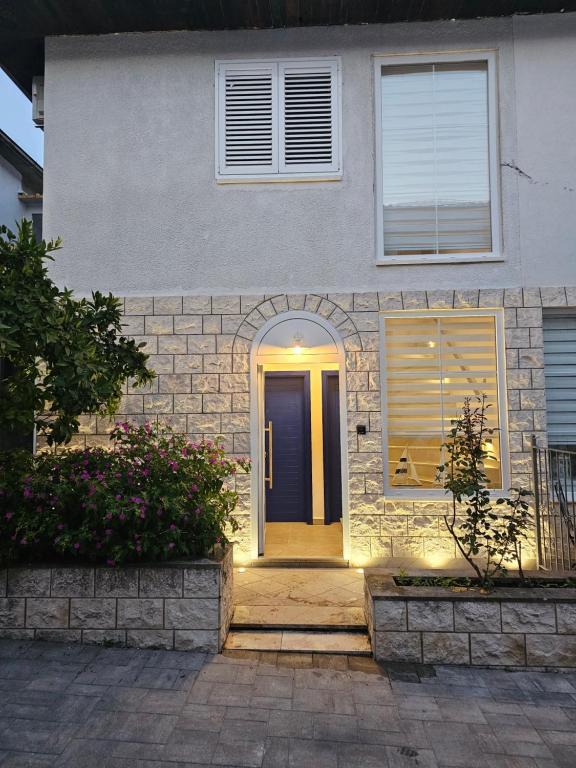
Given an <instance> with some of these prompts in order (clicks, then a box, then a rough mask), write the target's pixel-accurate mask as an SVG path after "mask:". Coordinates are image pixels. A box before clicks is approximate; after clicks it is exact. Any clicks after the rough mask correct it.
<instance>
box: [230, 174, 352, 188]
mask: <svg viewBox="0 0 576 768" xmlns="http://www.w3.org/2000/svg"><path fill="white" fill-rule="evenodd" d="M333 181H342V174H341V173H336V174H331V173H327V174H325V175H323V176H305V175H298V176H297V175H294V176H217V177H216V183H217V184H218V185H220V184H223V185H226V184H302V183H306V182H309V183H319V182H320V183H322V182H333Z"/></svg>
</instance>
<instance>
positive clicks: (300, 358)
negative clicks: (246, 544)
mask: <svg viewBox="0 0 576 768" xmlns="http://www.w3.org/2000/svg"><path fill="white" fill-rule="evenodd" d="M251 434H252V439H251V454H252V466H253V469H252V499H253V505H252V556H253V558H257V557H259V556H260V557H261V556H264V557H266V558H271V559H305V560H308V559H317V558H331V559H332V558H346V559H347V557H348V549H349V547H348V505H347V498H348V494H347V463H346V455H347V450H346V446H347V443H346V440H347V425H346V372H345V357H344V348H343V345H342V341H341V339H340V337H339V335H338V333H337V331H336V330H335V329H334V328H333V326H331V325H330V323H328V322H327V321H326V320H324V318H322V317H320V316H318V315H316V314H314V313H311V312H306V311H288V312H284V313H282V314H280V315H277V316H276V317H274V318H272V319H271V320H269V321H268V322H267V323H266V324H265V325H264V326H263V327H262V328H261V329H260V331H259V332H258V333H257V334H256V336H255V338H254V340H253V343H252V350H251Z"/></svg>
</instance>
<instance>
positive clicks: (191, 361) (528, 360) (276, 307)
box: [74, 288, 576, 565]
mask: <svg viewBox="0 0 576 768" xmlns="http://www.w3.org/2000/svg"><path fill="white" fill-rule="evenodd" d="M566 306H573V307H576V288H525V289H522V288H511V289H506V290H497V289H486V290H482V289H480V290H466V291H458V290H457V291H452V290H438V291H428V292H424V291H403V292H380V293H355V294H351V293H350V294H328V295H321V294H307V295H284V294H280V295H275V296H269V297H268V296H213V297H210V296H183V297H182V296H160V297H142V298H138V297H127V298H125V299H124V313H125V317H126V320H125V327H126V332H127V333H128V334H130V335H131V336H133V337H134V338H135V339H136V340H137V341H139V342H144V343H145V344H146V351H147V352H148V353H149V354H150V355H151V358H150V364H151V366H152V367H153V368H154V370H155V371H156V372H157V373H158V377H157V378H156V380H155V381H154V383H153V384H152V385H151V386H150V387H149V388H146V389H136V388H134V387H130V386H128V387H127V390H126V394H125V396H124V398H123V401H122V404H121V408H120V412H119V415H118V417H117V419H124V418H126V419H131V420H133V421H136V422H144V421H146V420H148V421H158V422H159V423H162V424H167V425H170V426H171V427H172V428H173V429H174V430H176V431H178V432H186V433H188V434H189V435H190V436H191V438H193V439H200V438H203V437H204V438H215V437H216V436H221V439H222V441H223V443H224V447H225V449H226V451H227V452H228V453H230V454H232V455H246V454H248V453H249V450H250V397H249V360H250V356H249V353H250V348H251V344H252V339H253V338H254V336H255V335H256V333H257V331H258V329H260V328H261V327H262V326H263V325H264V323H266V321H267V320H268V319H269V318H271V317H273V316H275V315H277V314H279V313H282V312H284V311H287V310H289V309H290V310H297V309H306V310H307V311H310V312H314V313H317V314H318V315H320V316H322V317H323V318H325V319H327V320H328V322H330V323H332V324H333V326H334V327H335V329H336V330H337V332H338V333H339V334H340V336H341V337H342V340H343V343H344V346H345V349H346V370H347V389H348V392H347V408H348V428H349V432H348V466H349V478H348V480H349V492H350V496H349V509H350V535H351V558H352V562H353V563H355V564H360V565H362V564H365V563H366V562H368V561H370V560H372V561H378V560H379V561H381V562H382V561H383V560H385V559H387V558H389V557H395V558H398V557H401V558H415V559H416V558H424V559H426V558H428V557H435V556H440V557H446V558H449V557H453V556H455V554H456V552H455V549H454V544H453V542H452V540H451V539H450V538H449V537H448V536H447V535H446V534H445V532H444V528H443V521H442V515H443V514H444V512H445V511H446V503H445V502H442V501H439V502H430V501H420V500H418V498H417V493H415V494H414V500H410V501H406V500H397V499H396V500H395V499H393V498H391V497H389V498H385V497H384V495H383V469H384V467H383V456H382V441H381V438H382V424H381V406H380V374H379V366H380V360H379V351H380V336H379V312H380V311H382V310H402V309H404V310H410V309H452V308H454V309H464V308H477V307H480V308H482V307H484V308H494V307H502V308H503V312H504V321H505V335H506V339H505V343H506V359H507V388H508V409H509V410H508V420H509V447H510V461H511V479H512V483H513V484H524V485H526V484H527V483H528V482H529V474H530V446H529V440H530V436H531V434H533V433H534V434H536V436H537V438H538V440H539V442H540V444H544V443H545V440H546V411H545V392H544V358H543V340H542V309H543V308H546V307H566ZM112 423H113V422H112V420H110V419H106V418H96V417H86V418H84V419H83V420H82V425H81V430H80V434H79V435H78V436H77V437H76V438H75V441H74V444H76V445H106V444H107V442H108V437H107V432H108V431H109V430H110V427H111V424H112ZM357 424H366V425H367V434H366V435H357V434H356V425H357ZM235 484H236V490H237V491H238V493H239V494H240V504H239V507H238V510H237V518H238V521H239V523H240V529H239V531H238V533H237V534H236V551H237V554H238V556H239V559H245V558H248V557H249V556H250V503H251V502H250V478H249V477H248V476H246V475H240V476H238V477H237V478H236V480H235ZM526 550H529V548H528V547H527V548H526ZM531 556H532V552H531V551H525V557H526V558H528V559H529V558H530V557H531Z"/></svg>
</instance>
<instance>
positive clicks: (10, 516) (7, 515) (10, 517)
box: [4, 512, 14, 520]
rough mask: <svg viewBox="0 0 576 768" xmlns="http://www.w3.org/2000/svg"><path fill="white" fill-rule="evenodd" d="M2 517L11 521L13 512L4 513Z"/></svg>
mask: <svg viewBox="0 0 576 768" xmlns="http://www.w3.org/2000/svg"><path fill="white" fill-rule="evenodd" d="M4 517H5V518H6V520H12V518H13V517H14V512H6V514H5V515H4Z"/></svg>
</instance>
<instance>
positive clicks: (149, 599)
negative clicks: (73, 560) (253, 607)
mask: <svg viewBox="0 0 576 768" xmlns="http://www.w3.org/2000/svg"><path fill="white" fill-rule="evenodd" d="M232 580H233V572H232V552H231V550H228V552H227V553H226V555H225V556H224V557H223V559H222V560H221V561H220V562H216V561H190V562H184V563H166V564H164V565H159V566H149V567H147V566H141V567H136V566H126V567H119V568H94V567H74V566H59V567H56V566H55V567H22V568H9V569H7V570H4V571H0V637H1V638H12V639H28V638H36V639H39V640H55V641H63V642H72V643H87V644H97V645H122V646H124V645H126V646H131V647H135V648H167V649H172V648H175V649H177V650H194V651H206V652H209V653H217V652H218V651H219V650H221V648H222V646H223V644H224V641H225V639H226V635H227V634H228V628H229V626H230V622H231V619H232V612H233V600H232Z"/></svg>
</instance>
